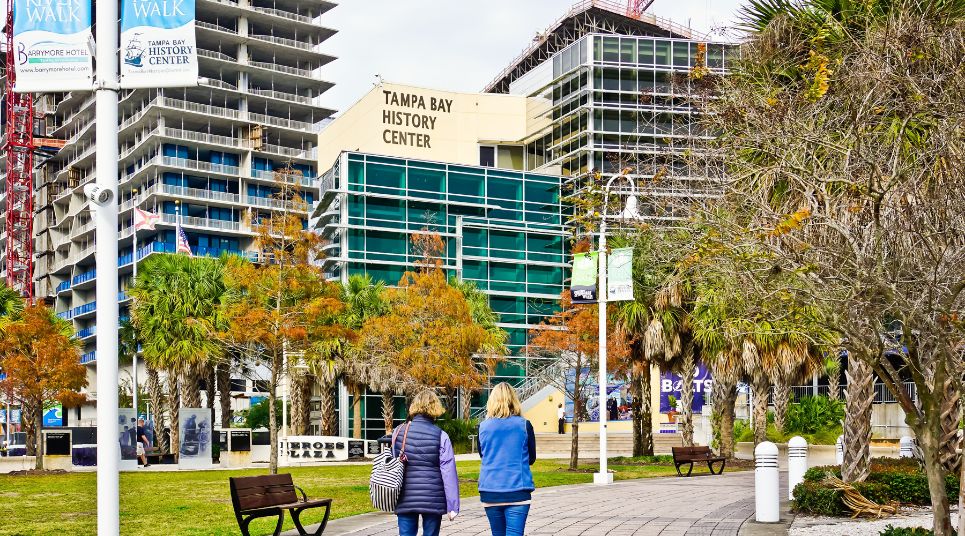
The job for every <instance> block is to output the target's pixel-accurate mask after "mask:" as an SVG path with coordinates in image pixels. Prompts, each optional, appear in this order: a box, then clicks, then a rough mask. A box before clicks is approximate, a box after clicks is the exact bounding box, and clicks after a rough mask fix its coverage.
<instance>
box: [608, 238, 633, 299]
mask: <svg viewBox="0 0 965 536" xmlns="http://www.w3.org/2000/svg"><path fill="white" fill-rule="evenodd" d="M606 299H607V301H611V302H613V301H628V300H632V299H633V248H617V249H614V250H613V251H611V252H610V255H608V256H607V260H606Z"/></svg>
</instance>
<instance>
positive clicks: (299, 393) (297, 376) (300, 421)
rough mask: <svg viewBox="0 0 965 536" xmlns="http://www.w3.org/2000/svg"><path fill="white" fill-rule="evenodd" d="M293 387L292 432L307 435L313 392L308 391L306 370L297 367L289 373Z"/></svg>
mask: <svg viewBox="0 0 965 536" xmlns="http://www.w3.org/2000/svg"><path fill="white" fill-rule="evenodd" d="M289 379H290V382H289V383H290V386H289V388H290V389H291V397H290V399H289V401H290V402H291V422H290V423H289V426H291V434H292V435H305V432H306V431H307V430H308V419H309V417H310V415H311V414H310V410H311V408H310V407H309V406H310V403H311V393H310V392H308V386H309V385H310V384H309V381H308V380H309V378H308V373H307V372H306V371H305V370H298V369H295V370H293V371H292V373H291V375H289Z"/></svg>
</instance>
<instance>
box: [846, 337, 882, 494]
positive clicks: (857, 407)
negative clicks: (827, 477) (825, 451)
mask: <svg viewBox="0 0 965 536" xmlns="http://www.w3.org/2000/svg"><path fill="white" fill-rule="evenodd" d="M845 378H846V379H847V381H848V385H847V387H846V388H845V390H844V408H845V411H844V462H843V463H842V464H841V479H842V480H844V481H845V482H861V481H863V480H864V479H865V478H867V477H868V474H869V472H870V464H871V410H872V404H873V402H874V398H875V390H874V385H873V382H874V376H873V375H872V371H871V366H870V365H868V362H867V361H866V360H865V359H863V358H862V357H859V356H856V355H854V354H852V357H851V359H849V360H848V370H847V371H846V372H845Z"/></svg>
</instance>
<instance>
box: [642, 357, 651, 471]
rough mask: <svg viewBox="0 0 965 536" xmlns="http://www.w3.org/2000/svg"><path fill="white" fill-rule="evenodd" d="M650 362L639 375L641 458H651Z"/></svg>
mask: <svg viewBox="0 0 965 536" xmlns="http://www.w3.org/2000/svg"><path fill="white" fill-rule="evenodd" d="M650 366H651V365H650V362H649V361H647V362H646V363H645V364H644V366H643V371H642V372H641V374H640V443H641V446H642V449H641V451H640V455H641V456H653V417H652V416H651V415H650V412H651V406H652V404H651V403H650V397H651V396H652V395H653V393H652V392H651V391H652V387H651V384H652V383H653V382H652V381H651V377H650V373H651V370H650Z"/></svg>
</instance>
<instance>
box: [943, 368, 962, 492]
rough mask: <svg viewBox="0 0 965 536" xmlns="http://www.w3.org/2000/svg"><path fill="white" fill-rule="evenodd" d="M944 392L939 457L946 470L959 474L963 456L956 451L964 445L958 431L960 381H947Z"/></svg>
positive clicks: (959, 421)
mask: <svg viewBox="0 0 965 536" xmlns="http://www.w3.org/2000/svg"><path fill="white" fill-rule="evenodd" d="M942 392H943V393H944V396H942V399H941V415H942V418H941V425H942V436H941V442H940V443H939V444H940V445H941V449H940V451H939V453H938V459H939V461H940V462H941V464H942V467H944V468H945V471H947V472H949V473H951V474H953V475H957V474H958V473H959V472H960V471H959V466H960V465H959V464H960V463H961V457H960V456H959V454H957V453H956V452H955V451H956V450H957V449H959V448H961V446H962V439H961V437H960V436H959V433H958V430H959V424H960V423H961V419H962V404H961V402H962V399H961V393H960V392H959V389H958V383H957V382H955V381H954V380H953V379H949V380H947V381H945V385H944V389H942Z"/></svg>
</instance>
